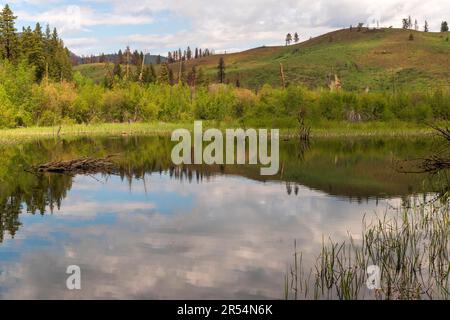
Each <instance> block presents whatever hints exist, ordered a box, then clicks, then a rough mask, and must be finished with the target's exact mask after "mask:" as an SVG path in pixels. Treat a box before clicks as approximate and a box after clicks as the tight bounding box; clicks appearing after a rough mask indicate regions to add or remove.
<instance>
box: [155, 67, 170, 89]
mask: <svg viewBox="0 0 450 320" xmlns="http://www.w3.org/2000/svg"><path fill="white" fill-rule="evenodd" d="M157 83H158V84H170V83H171V80H170V76H169V66H168V65H167V63H162V64H161V67H160V68H159V74H158V79H157Z"/></svg>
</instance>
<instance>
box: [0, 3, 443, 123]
mask: <svg viewBox="0 0 450 320" xmlns="http://www.w3.org/2000/svg"><path fill="white" fill-rule="evenodd" d="M15 19H16V17H15V16H14V14H13V13H12V11H11V9H10V8H9V7H8V6H7V5H6V6H5V7H4V8H3V10H2V12H1V16H0V57H1V60H0V114H1V117H0V127H2V128H5V127H6V128H15V127H23V126H34V125H42V126H44V125H45V126H48V125H59V124H74V123H99V122H136V121H173V122H177V121H191V120H193V119H204V120H225V121H227V120H230V121H237V122H239V123H241V124H244V125H246V124H248V125H254V126H258V125H261V126H265V125H277V126H280V127H283V126H295V125H296V123H297V119H298V115H299V113H301V114H302V116H304V117H306V119H309V120H310V121H320V120H322V119H326V120H336V121H352V122H360V121H389V120H402V121H416V122H423V121H432V120H450V108H449V107H448V106H449V105H450V93H449V91H448V90H446V89H437V90H435V91H428V92H418V93H413V92H402V91H400V90H399V91H396V92H395V93H392V92H381V93H378V92H364V93H361V92H345V91H343V90H335V91H330V90H326V89H316V90H313V89H308V88H305V87H302V86H300V85H289V86H287V87H286V88H273V87H270V86H269V85H264V86H263V87H262V88H260V89H259V90H258V91H251V90H248V89H243V88H240V86H239V83H238V81H237V82H236V83H235V84H233V85H231V84H225V83H224V82H226V81H225V72H226V66H225V63H224V61H223V59H219V61H218V68H217V69H218V71H217V77H216V80H215V81H212V80H211V77H206V76H205V74H204V72H203V70H202V69H196V68H195V67H192V68H191V69H190V70H186V69H185V64H184V63H183V59H188V56H189V57H191V59H192V58H194V59H195V57H196V54H195V51H194V54H193V56H192V53H191V54H190V55H188V54H187V52H188V51H187V50H186V57H185V58H183V55H181V56H180V57H181V58H180V57H178V56H177V57H175V58H176V59H177V60H180V63H176V64H174V65H175V67H174V66H173V65H172V67H169V65H168V63H161V65H160V66H159V67H158V72H156V71H155V68H154V66H153V65H152V64H150V65H145V66H144V64H141V67H139V64H140V63H139V58H142V55H141V54H140V53H136V55H134V56H135V60H136V61H135V66H134V68H131V67H130V64H129V63H127V64H126V65H123V64H120V63H116V64H115V65H114V68H113V69H112V70H111V72H109V74H108V75H107V76H106V77H105V81H104V83H99V84H96V83H94V82H93V81H92V80H90V79H88V78H86V77H83V76H82V75H81V74H80V73H79V72H76V73H74V74H72V68H71V63H70V52H69V51H68V49H67V48H65V47H64V43H63V41H62V40H61V39H60V38H59V36H58V33H57V30H56V29H54V30H53V31H52V32H51V31H50V27H49V26H47V28H46V31H45V32H42V30H41V26H40V25H39V24H36V26H35V28H34V29H31V28H30V27H27V28H24V29H23V30H22V32H20V33H19V32H17V30H16V28H15ZM201 52H202V55H203V54H205V53H204V51H201ZM198 54H200V51H199V50H198ZM212 82H214V83H212Z"/></svg>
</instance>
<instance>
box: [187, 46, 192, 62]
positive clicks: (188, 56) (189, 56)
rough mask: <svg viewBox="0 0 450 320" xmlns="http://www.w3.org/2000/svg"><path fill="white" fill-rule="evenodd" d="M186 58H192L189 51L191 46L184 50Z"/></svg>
mask: <svg viewBox="0 0 450 320" xmlns="http://www.w3.org/2000/svg"><path fill="white" fill-rule="evenodd" d="M186 59H187V60H191V59H192V51H191V47H187V50H186Z"/></svg>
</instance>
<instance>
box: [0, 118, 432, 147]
mask: <svg viewBox="0 0 450 320" xmlns="http://www.w3.org/2000/svg"><path fill="white" fill-rule="evenodd" d="M203 126H204V130H206V129H207V128H219V129H222V130H225V129H227V128H246V129H247V128H249V127H248V126H247V125H245V124H242V123H239V122H238V121H204V122H203ZM255 127H265V126H255ZM269 127H270V128H280V134H281V136H282V137H283V138H297V137H298V128H295V127H292V128H288V127H277V126H269ZM178 128H186V129H189V130H193V121H190V122H148V123H145V122H134V123H98V124H70V125H62V126H61V128H59V126H54V127H28V128H16V129H0V143H2V144H11V143H19V142H26V141H30V140H39V139H42V138H58V137H67V138H69V137H78V136H129V135H159V136H168V135H170V134H171V132H172V131H173V130H175V129H178ZM432 132H433V131H432V129H431V128H428V127H424V126H421V125H416V124H411V123H403V122H396V123H395V125H394V124H391V123H389V122H374V123H358V124H357V123H355V124H350V123H344V122H338V121H326V122H320V123H317V124H313V125H312V128H311V137H313V138H334V137H348V138H350V137H413V136H425V135H431V134H432Z"/></svg>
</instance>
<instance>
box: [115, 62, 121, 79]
mask: <svg viewBox="0 0 450 320" xmlns="http://www.w3.org/2000/svg"><path fill="white" fill-rule="evenodd" d="M113 77H114V78H115V77H117V78H118V79H122V68H121V66H120V64H119V63H115V64H114V69H113Z"/></svg>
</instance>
